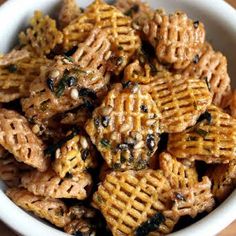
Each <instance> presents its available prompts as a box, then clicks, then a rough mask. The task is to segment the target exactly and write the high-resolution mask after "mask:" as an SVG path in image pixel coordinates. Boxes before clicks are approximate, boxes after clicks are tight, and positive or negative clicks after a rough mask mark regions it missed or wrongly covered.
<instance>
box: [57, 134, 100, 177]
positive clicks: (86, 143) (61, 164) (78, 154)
mask: <svg viewBox="0 0 236 236" xmlns="http://www.w3.org/2000/svg"><path fill="white" fill-rule="evenodd" d="M96 164H97V163H96V160H95V150H94V148H93V146H92V143H91V141H90V140H89V138H88V137H86V136H83V135H76V136H75V137H73V138H72V139H70V140H68V141H67V142H66V143H65V144H63V146H62V147H61V148H60V149H58V150H57V151H56V159H55V161H54V163H53V169H54V171H55V172H56V173H57V174H58V175H59V176H60V177H61V178H64V177H65V176H66V175H67V174H71V175H72V176H74V175H75V176H76V175H78V174H80V173H82V172H84V171H85V170H86V169H88V168H94V167H96Z"/></svg>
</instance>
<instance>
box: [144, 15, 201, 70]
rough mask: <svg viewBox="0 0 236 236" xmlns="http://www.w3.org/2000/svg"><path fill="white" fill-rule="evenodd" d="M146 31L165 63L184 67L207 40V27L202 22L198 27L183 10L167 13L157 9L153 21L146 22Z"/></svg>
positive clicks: (158, 55)
mask: <svg viewBox="0 0 236 236" xmlns="http://www.w3.org/2000/svg"><path fill="white" fill-rule="evenodd" d="M143 31H144V33H145V34H146V36H147V38H148V39H149V41H150V43H151V44H152V45H153V46H154V47H155V48H156V54H157V57H158V58H159V60H160V61H161V62H163V63H168V64H172V66H173V67H174V68H175V69H183V68H186V66H188V64H189V63H190V62H191V61H192V60H193V58H194V56H196V54H198V52H199V48H201V47H202V46H203V43H204V41H205V29H204V26H203V24H202V23H201V22H199V23H198V25H197V27H195V26H194V22H193V21H192V20H191V19H189V18H188V17H187V15H186V14H185V13H183V12H176V13H174V14H171V15H166V14H165V13H164V12H163V11H160V10H159V11H156V12H155V14H154V17H153V19H152V20H151V21H149V22H147V23H145V25H144V28H143Z"/></svg>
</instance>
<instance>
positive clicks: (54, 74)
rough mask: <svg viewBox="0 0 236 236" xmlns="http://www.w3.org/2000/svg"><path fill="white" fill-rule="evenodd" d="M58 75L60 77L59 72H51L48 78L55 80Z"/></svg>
mask: <svg viewBox="0 0 236 236" xmlns="http://www.w3.org/2000/svg"><path fill="white" fill-rule="evenodd" d="M59 75H60V72H59V70H53V71H52V72H51V73H50V75H49V77H50V78H51V79H56V78H57V77H58V76H59Z"/></svg>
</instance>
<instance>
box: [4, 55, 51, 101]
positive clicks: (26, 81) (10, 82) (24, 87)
mask: <svg viewBox="0 0 236 236" xmlns="http://www.w3.org/2000/svg"><path fill="white" fill-rule="evenodd" d="M12 53H13V52H12ZM22 57H23V55H22ZM3 58H4V57H3ZM4 62H6V63H10V64H7V65H3V66H0V102H10V101H13V100H15V99H18V98H22V97H26V96H28V95H29V86H30V83H31V82H32V81H33V80H36V79H38V76H39V75H40V67H41V66H45V65H48V64H50V60H48V59H46V58H44V57H36V56H32V55H30V56H27V57H24V58H21V59H19V60H18V59H17V60H16V58H15V59H10V58H9V59H7V60H6V61H5V60H4Z"/></svg>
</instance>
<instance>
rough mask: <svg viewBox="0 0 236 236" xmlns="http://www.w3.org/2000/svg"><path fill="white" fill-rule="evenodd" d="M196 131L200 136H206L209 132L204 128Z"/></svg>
mask: <svg viewBox="0 0 236 236" xmlns="http://www.w3.org/2000/svg"><path fill="white" fill-rule="evenodd" d="M196 133H197V134H199V135H200V136H202V137H203V138H205V137H206V136H207V134H208V132H207V131H206V130H203V129H200V128H198V129H196Z"/></svg>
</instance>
